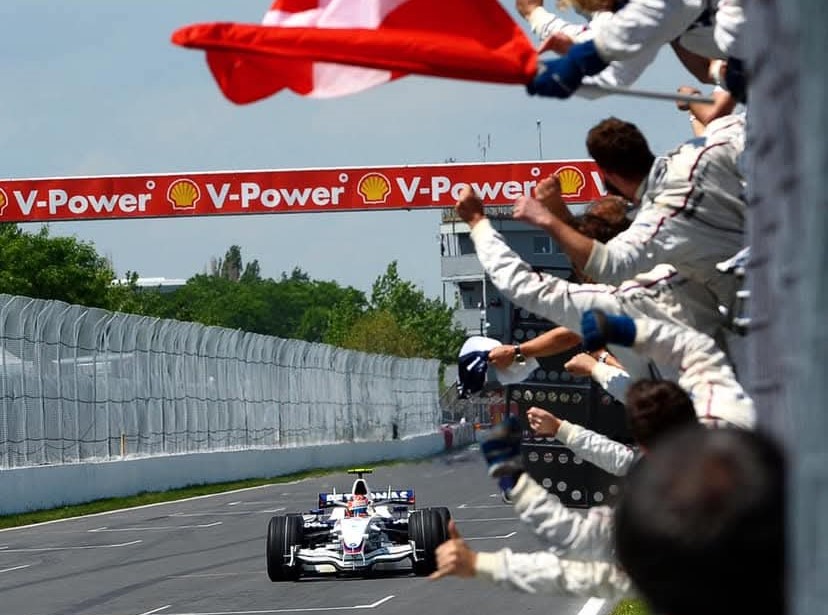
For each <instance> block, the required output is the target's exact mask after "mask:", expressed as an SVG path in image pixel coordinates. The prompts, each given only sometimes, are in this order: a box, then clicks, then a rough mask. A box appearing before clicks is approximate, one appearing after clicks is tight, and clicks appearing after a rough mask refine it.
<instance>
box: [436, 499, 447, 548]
mask: <svg viewBox="0 0 828 615" xmlns="http://www.w3.org/2000/svg"><path fill="white" fill-rule="evenodd" d="M434 510H436V511H437V514H438V515H440V518H441V519H442V520H443V528H444V529H445V532H446V533H445V536H443V540H441V541H440V542H441V543H443V542H445V541H446V540H448V537H449V536H448V524H449V521H451V512H450V511H449V509H448V508H446V507H445V506H435V507H434Z"/></svg>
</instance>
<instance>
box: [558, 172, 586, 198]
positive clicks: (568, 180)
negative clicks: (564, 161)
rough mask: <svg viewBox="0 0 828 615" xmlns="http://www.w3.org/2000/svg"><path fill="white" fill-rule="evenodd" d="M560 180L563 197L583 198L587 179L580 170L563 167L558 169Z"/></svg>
mask: <svg viewBox="0 0 828 615" xmlns="http://www.w3.org/2000/svg"><path fill="white" fill-rule="evenodd" d="M557 176H558V179H559V180H560V182H561V194H562V195H563V196H581V190H583V188H584V185H585V184H586V178H584V174H583V173H581V171H580V170H579V169H576V168H575V167H563V168H561V169H558V172H557Z"/></svg>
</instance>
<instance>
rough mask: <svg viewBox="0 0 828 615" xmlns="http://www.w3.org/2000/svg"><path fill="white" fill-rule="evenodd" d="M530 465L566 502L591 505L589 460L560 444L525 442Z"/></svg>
mask: <svg viewBox="0 0 828 615" xmlns="http://www.w3.org/2000/svg"><path fill="white" fill-rule="evenodd" d="M523 460H524V463H525V464H526V469H527V471H528V472H529V476H531V477H532V478H533V479H535V481H537V482H538V483H540V484H541V485H543V487H544V488H546V490H547V491H549V492H550V493H552V494H554V495H556V496H557V497H558V498H559V499H560V500H561V502H562V503H563V504H564V505H566V506H572V507H579V508H583V507H586V506H588V505H589V503H588V501H587V499H588V493H589V490H590V479H589V477H590V469H589V468H588V467H587V466H589V464H587V463H586V462H584V461H583V460H582V459H579V458H578V457H577V456H576V455H575V454H574V453H573V452H572V451H570V450H569V449H568V448H566V447H565V446H561V445H560V444H546V443H544V444H538V443H535V442H532V441H527V442H525V443H524V445H523Z"/></svg>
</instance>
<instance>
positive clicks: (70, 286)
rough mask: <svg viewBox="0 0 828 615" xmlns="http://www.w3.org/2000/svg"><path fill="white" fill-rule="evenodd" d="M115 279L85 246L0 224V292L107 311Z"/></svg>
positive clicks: (44, 232)
mask: <svg viewBox="0 0 828 615" xmlns="http://www.w3.org/2000/svg"><path fill="white" fill-rule="evenodd" d="M113 277H114V273H113V271H112V267H111V266H110V264H109V263H108V262H107V260H106V259H105V258H104V257H102V256H100V255H99V254H98V253H97V252H96V251H95V248H94V247H93V246H92V245H91V244H89V243H85V242H82V241H78V240H77V239H75V238H74V237H50V236H49V228H48V227H46V226H44V227H42V228H41V229H40V230H39V231H38V232H37V233H24V232H23V231H22V230H21V229H20V228H19V227H18V226H17V225H16V224H0V292H3V293H8V294H11V295H23V296H26V297H34V298H39V299H56V300H60V301H66V302H67V303H78V304H82V305H88V306H92V307H101V308H108V307H109V291H110V284H111V282H112V279H113Z"/></svg>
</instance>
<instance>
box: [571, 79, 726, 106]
mask: <svg viewBox="0 0 828 615" xmlns="http://www.w3.org/2000/svg"><path fill="white" fill-rule="evenodd" d="M579 89H581V90H589V91H591V92H606V93H607V94H619V95H621V96H635V97H638V98H650V99H652V100H669V101H670V102H687V103H702V104H705V105H712V104H713V102H714V101H713V99H712V98H710V97H709V96H698V95H695V94H680V93H678V92H656V91H653V90H639V89H637V88H622V87H619V86H617V85H593V84H586V83H585V84H582V85H581V87H580V88H579Z"/></svg>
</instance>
